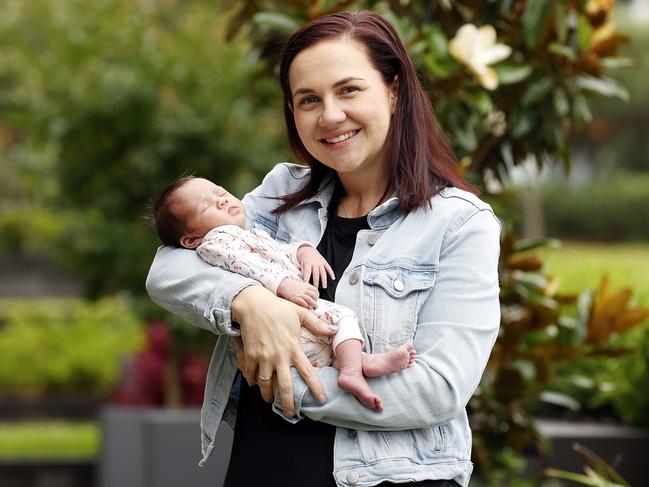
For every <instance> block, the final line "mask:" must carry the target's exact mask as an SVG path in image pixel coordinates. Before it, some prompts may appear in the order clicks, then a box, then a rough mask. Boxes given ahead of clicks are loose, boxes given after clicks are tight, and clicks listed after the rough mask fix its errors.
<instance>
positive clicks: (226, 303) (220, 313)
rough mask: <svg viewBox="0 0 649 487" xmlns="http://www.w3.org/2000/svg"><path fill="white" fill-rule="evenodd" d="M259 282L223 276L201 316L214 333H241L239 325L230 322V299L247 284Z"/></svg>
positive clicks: (235, 334)
mask: <svg viewBox="0 0 649 487" xmlns="http://www.w3.org/2000/svg"><path fill="white" fill-rule="evenodd" d="M255 284H259V282H258V281H255V280H254V279H248V278H243V277H242V276H240V275H238V274H232V276H230V277H226V278H224V279H223V280H222V281H221V282H219V285H218V286H217V287H216V288H215V289H214V290H213V291H212V294H211V296H210V298H209V300H208V303H207V307H206V308H205V311H204V314H203V316H204V317H205V319H206V320H207V321H209V322H210V324H211V325H212V327H213V329H212V331H214V333H217V334H225V335H232V336H239V335H241V331H240V330H239V325H238V324H236V323H233V322H232V312H231V307H232V300H233V299H234V298H235V297H237V295H238V294H239V293H240V292H241V291H243V290H244V289H245V288H247V287H248V286H252V285H255Z"/></svg>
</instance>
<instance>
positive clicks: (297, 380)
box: [273, 367, 309, 424]
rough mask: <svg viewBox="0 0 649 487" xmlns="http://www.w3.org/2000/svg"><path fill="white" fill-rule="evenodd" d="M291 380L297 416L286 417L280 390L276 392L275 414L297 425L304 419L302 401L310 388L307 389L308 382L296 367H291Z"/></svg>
mask: <svg viewBox="0 0 649 487" xmlns="http://www.w3.org/2000/svg"><path fill="white" fill-rule="evenodd" d="M291 378H292V380H293V402H294V406H295V415H294V416H291V417H288V416H286V415H284V408H283V406H282V398H281V397H280V394H279V389H278V390H277V391H275V400H274V401H273V412H275V413H276V414H278V415H279V416H281V417H282V418H283V419H285V420H286V421H288V422H289V423H292V424H295V423H297V422H298V421H300V420H301V419H302V418H303V417H304V416H302V414H300V409H301V407H302V400H303V399H304V395H305V394H306V393H307V391H308V390H309V388H308V387H307V385H306V382H304V380H303V379H302V376H301V375H300V373H299V372H298V371H297V369H296V368H295V367H291Z"/></svg>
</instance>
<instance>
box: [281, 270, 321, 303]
mask: <svg viewBox="0 0 649 487" xmlns="http://www.w3.org/2000/svg"><path fill="white" fill-rule="evenodd" d="M277 295H278V296H279V297H280V298H284V299H288V300H289V301H291V302H292V303H295V304H298V305H300V306H303V307H304V308H309V309H314V308H316V307H317V305H318V303H317V300H318V296H319V293H318V290H317V289H316V288H315V287H313V286H312V285H311V284H309V283H307V282H302V281H297V280H295V279H291V278H290V277H285V278H284V279H283V280H282V282H280V283H279V286H277Z"/></svg>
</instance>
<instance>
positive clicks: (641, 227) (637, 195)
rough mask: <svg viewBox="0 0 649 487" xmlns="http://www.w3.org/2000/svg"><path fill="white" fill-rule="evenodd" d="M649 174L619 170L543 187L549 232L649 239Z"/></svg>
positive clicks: (579, 236)
mask: <svg viewBox="0 0 649 487" xmlns="http://www.w3.org/2000/svg"><path fill="white" fill-rule="evenodd" d="M647 202H649V175H647V174H629V173H626V174H624V173H622V174H616V175H615V176H613V177H608V176H607V177H601V178H599V179H596V180H595V181H592V182H590V183H588V184H587V185H583V186H580V187H572V186H570V185H569V184H567V183H564V182H555V183H552V184H551V185H547V186H546V187H545V188H544V190H543V210H544V215H545V219H546V225H547V233H548V234H549V235H553V236H556V237H559V238H568V239H577V240H607V241H633V240H636V241H647V240H649V205H647Z"/></svg>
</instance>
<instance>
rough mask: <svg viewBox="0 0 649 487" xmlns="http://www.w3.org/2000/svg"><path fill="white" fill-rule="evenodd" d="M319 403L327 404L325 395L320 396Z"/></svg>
mask: <svg viewBox="0 0 649 487" xmlns="http://www.w3.org/2000/svg"><path fill="white" fill-rule="evenodd" d="M318 401H320V404H324V403H326V402H327V396H325V395H324V394H320V395H319V396H318Z"/></svg>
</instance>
